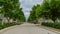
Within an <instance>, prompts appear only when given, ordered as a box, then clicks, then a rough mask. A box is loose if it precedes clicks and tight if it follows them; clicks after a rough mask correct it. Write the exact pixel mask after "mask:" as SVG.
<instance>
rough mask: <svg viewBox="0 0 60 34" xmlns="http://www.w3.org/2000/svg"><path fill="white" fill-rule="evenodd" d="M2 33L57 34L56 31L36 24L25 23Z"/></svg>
mask: <svg viewBox="0 0 60 34" xmlns="http://www.w3.org/2000/svg"><path fill="white" fill-rule="evenodd" d="M2 34H56V33H54V32H50V31H48V30H45V29H43V28H40V27H37V26H36V25H35V24H30V23H24V24H21V25H18V26H17V27H14V28H13V29H9V30H7V31H5V32H3V33H2Z"/></svg>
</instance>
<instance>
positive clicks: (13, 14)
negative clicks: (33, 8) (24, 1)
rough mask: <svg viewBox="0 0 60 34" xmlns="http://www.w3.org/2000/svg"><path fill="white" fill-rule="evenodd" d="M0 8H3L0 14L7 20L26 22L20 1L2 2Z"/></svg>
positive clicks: (8, 0) (5, 0) (2, 0)
mask: <svg viewBox="0 0 60 34" xmlns="http://www.w3.org/2000/svg"><path fill="white" fill-rule="evenodd" d="M0 6H1V8H2V10H1V12H0V13H1V14H3V15H4V17H6V18H7V19H8V18H9V19H15V20H21V21H25V17H24V14H23V12H22V8H20V3H19V0H0ZM9 19H8V20H9Z"/></svg>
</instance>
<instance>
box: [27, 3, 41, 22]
mask: <svg viewBox="0 0 60 34" xmlns="http://www.w3.org/2000/svg"><path fill="white" fill-rule="evenodd" d="M40 8H41V7H40V5H39V4H37V5H36V6H33V8H32V11H31V12H30V13H31V14H30V17H29V19H28V21H36V22H38V19H39V18H40V16H39V15H40V13H41V9H40Z"/></svg>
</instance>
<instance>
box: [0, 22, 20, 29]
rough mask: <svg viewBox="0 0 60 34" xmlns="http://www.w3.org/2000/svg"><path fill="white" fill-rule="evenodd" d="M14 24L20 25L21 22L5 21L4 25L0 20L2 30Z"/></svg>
mask: <svg viewBox="0 0 60 34" xmlns="http://www.w3.org/2000/svg"><path fill="white" fill-rule="evenodd" d="M14 25H20V23H14V22H13V23H3V25H2V23H1V22H0V30H1V29H4V28H6V27H10V26H14Z"/></svg>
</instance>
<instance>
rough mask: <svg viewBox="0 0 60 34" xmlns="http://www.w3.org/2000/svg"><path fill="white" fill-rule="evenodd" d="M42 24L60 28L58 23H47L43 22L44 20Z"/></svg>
mask: <svg viewBox="0 0 60 34" xmlns="http://www.w3.org/2000/svg"><path fill="white" fill-rule="evenodd" d="M42 25H44V26H48V27H53V28H56V29H60V23H48V22H46V23H45V22H43V23H42Z"/></svg>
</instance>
